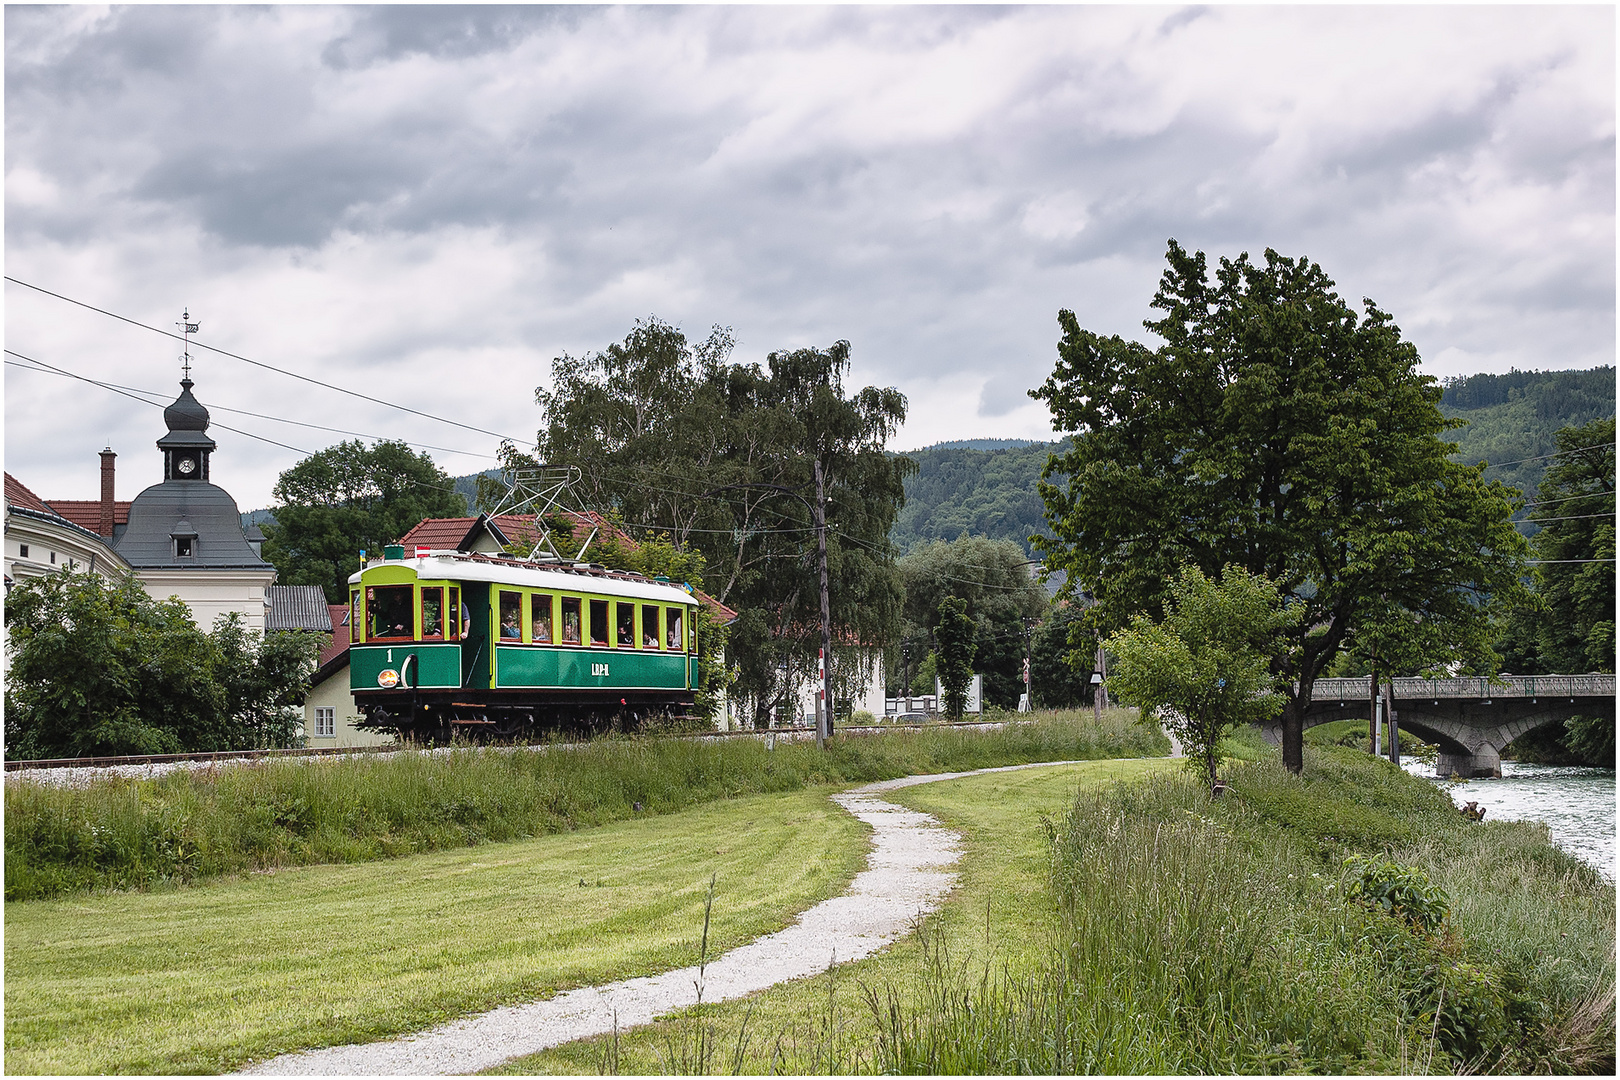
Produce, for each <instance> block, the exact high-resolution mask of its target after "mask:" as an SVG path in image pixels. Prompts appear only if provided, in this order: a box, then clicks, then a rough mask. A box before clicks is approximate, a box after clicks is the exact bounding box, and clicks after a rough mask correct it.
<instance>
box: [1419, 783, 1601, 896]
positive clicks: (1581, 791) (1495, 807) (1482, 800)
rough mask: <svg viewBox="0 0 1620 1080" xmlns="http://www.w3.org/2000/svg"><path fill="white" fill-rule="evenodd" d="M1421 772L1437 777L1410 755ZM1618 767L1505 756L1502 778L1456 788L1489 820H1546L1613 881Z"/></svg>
mask: <svg viewBox="0 0 1620 1080" xmlns="http://www.w3.org/2000/svg"><path fill="white" fill-rule="evenodd" d="M1402 764H1403V765H1404V766H1405V767H1406V768H1407V770H1408V771H1409V772H1411V773H1413V774H1414V775H1416V776H1422V777H1426V778H1428V779H1434V770H1433V769H1431V768H1430V767H1428V766H1427V765H1423V764H1421V763H1419V762H1415V761H1411V760H1410V759H1409V760H1407V761H1405V762H1402ZM1614 796H1615V789H1614V770H1613V769H1589V768H1583V767H1580V766H1572V765H1530V764H1524V763H1521V762H1517V761H1504V762H1502V776H1501V778H1500V779H1495V778H1492V779H1488V780H1469V781H1467V782H1466V783H1462V784H1458V785H1456V786H1455V787H1452V789H1451V798H1452V800H1453V801H1454V802H1455V803H1456V804H1457V805H1458V806H1461V805H1463V804H1464V803H1469V802H1472V803H1478V804H1479V805H1480V806H1483V807H1485V811H1486V813H1485V820H1487V821H1491V820H1495V819H1501V820H1504V821H1544V822H1546V823H1547V828H1548V831H1549V832H1550V833H1551V834H1552V839H1553V843H1555V844H1557V845H1558V846H1559V847H1561V848H1563V849H1564V850H1565V851H1567V852H1569V853H1570V854H1571V855H1574V856H1575V857H1576V858H1578V859H1580V860H1581V861H1582V862H1585V863H1587V864H1588V865H1590V866H1594V867H1596V868H1597V870H1598V871H1599V872H1600V873H1601V874H1603V876H1604V877H1606V878H1608V879H1609V880H1610V881H1613V880H1614V877H1615V861H1614V805H1615V802H1614Z"/></svg>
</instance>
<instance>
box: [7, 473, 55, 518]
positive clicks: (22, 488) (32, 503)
mask: <svg viewBox="0 0 1620 1080" xmlns="http://www.w3.org/2000/svg"><path fill="white" fill-rule="evenodd" d="M6 502H8V503H10V504H11V505H12V506H20V507H22V508H23V509H24V510H33V511H36V512H37V513H41V514H53V513H55V512H56V511H54V510H52V509H51V508H50V507H49V506H46V505H45V501H44V500H43V499H41V498H40V497H39V496H38V495H35V494H34V493H33V492H32V491H29V490H28V486H27V485H26V484H24V483H23V482H22V481H21V480H18V479H17V478H16V477H15V476H12V475H11V474H10V473H6Z"/></svg>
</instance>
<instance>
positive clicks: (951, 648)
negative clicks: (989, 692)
mask: <svg viewBox="0 0 1620 1080" xmlns="http://www.w3.org/2000/svg"><path fill="white" fill-rule="evenodd" d="M973 630H974V626H973V619H972V618H971V617H970V616H969V615H968V613H967V601H966V600H963V599H961V598H960V597H956V596H947V597H945V598H944V599H943V600H941V601H940V602H939V610H938V617H937V619H936V621H935V623H934V646H935V647H934V658H935V662H936V663H937V665H938V671H939V685H940V689H941V690H943V691H944V695H945V702H944V704H945V715H946V716H949V717H950V718H951V719H952V720H960V719H962V713H963V711H964V710H966V708H967V697H968V688H969V687H970V686H971V685H972V683H973V654H974V652H975V651H976V649H977V646H975V645H974V644H973Z"/></svg>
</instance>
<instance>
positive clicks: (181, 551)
mask: <svg viewBox="0 0 1620 1080" xmlns="http://www.w3.org/2000/svg"><path fill="white" fill-rule="evenodd" d="M191 543H192V541H191V537H189V536H177V537H175V538H174V555H175V558H177V559H189V558H191V550H192V549H191Z"/></svg>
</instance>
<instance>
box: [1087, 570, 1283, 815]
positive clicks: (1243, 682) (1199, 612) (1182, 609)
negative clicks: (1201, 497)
mask: <svg viewBox="0 0 1620 1080" xmlns="http://www.w3.org/2000/svg"><path fill="white" fill-rule="evenodd" d="M1164 609H1165V613H1164V617H1163V619H1161V620H1158V621H1155V620H1153V619H1150V618H1148V617H1147V616H1146V615H1138V616H1136V617H1135V618H1133V619H1132V620H1131V625H1130V628H1129V629H1127V630H1121V631H1118V632H1117V633H1115V634H1113V635H1111V636H1110V637H1109V638H1108V641H1107V642H1106V647H1107V649H1108V652H1109V654H1110V655H1112V656H1113V657H1114V658H1115V659H1114V667H1113V670H1112V672H1111V673H1110V675H1109V680H1108V685H1109V689H1110V691H1111V692H1112V693H1114V694H1115V695H1117V696H1118V697H1119V699H1120V700H1122V701H1125V702H1127V703H1129V704H1132V705H1135V706H1136V707H1137V708H1139V709H1140V710H1141V711H1142V720H1143V721H1144V722H1145V723H1150V724H1156V723H1160V722H1162V723H1163V724H1164V726H1165V727H1167V728H1169V729H1170V731H1171V732H1173V733H1174V734H1175V736H1176V738H1177V739H1179V740H1180V742H1181V744H1182V747H1183V748H1184V749H1185V750H1186V753H1187V757H1188V760H1189V761H1190V762H1191V763H1193V764H1195V765H1196V766H1197V767H1198V769H1199V771H1201V772H1202V773H1203V774H1204V775H1205V776H1206V777H1207V778H1208V780H1209V783H1210V786H1211V788H1213V787H1214V785H1215V782H1216V776H1215V767H1216V765H1217V764H1218V763H1219V761H1218V758H1219V754H1218V747H1219V744H1220V741H1221V738H1222V737H1223V736H1224V735H1225V734H1226V733H1227V732H1228V731H1230V730H1232V729H1233V728H1235V727H1237V726H1238V725H1240V724H1257V723H1260V722H1262V721H1264V720H1269V719H1270V718H1271V717H1273V716H1276V715H1277V713H1278V712H1279V711H1280V710H1281V709H1282V707H1283V701H1284V695H1283V694H1282V693H1280V692H1278V688H1277V685H1276V676H1275V675H1273V674H1272V671H1271V668H1272V657H1273V656H1275V655H1276V653H1277V650H1278V647H1279V645H1280V643H1281V641H1280V639H1281V634H1282V632H1283V631H1284V630H1286V629H1287V628H1288V627H1289V626H1291V625H1292V624H1294V623H1296V622H1298V620H1299V617H1300V615H1301V614H1302V611H1301V609H1300V608H1299V607H1298V606H1297V605H1296V606H1295V607H1293V608H1291V609H1285V608H1284V607H1283V605H1282V598H1281V597H1280V596H1279V595H1278V594H1277V589H1276V587H1275V586H1273V585H1272V584H1271V582H1269V581H1267V580H1266V579H1265V578H1263V577H1260V576H1257V575H1254V574H1250V573H1249V572H1248V571H1246V570H1244V569H1243V568H1242V567H1239V566H1228V567H1226V568H1225V570H1224V571H1223V572H1222V574H1221V579H1220V581H1219V582H1218V583H1217V582H1214V581H1211V580H1210V579H1209V578H1207V577H1205V576H1204V574H1203V572H1202V571H1201V570H1199V569H1198V568H1197V567H1196V566H1189V567H1187V568H1186V569H1184V570H1183V571H1182V572H1181V573H1180V574H1179V575H1178V576H1177V577H1176V578H1175V579H1174V580H1173V581H1171V582H1170V586H1169V589H1168V595H1167V596H1166V597H1165V603H1164Z"/></svg>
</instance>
